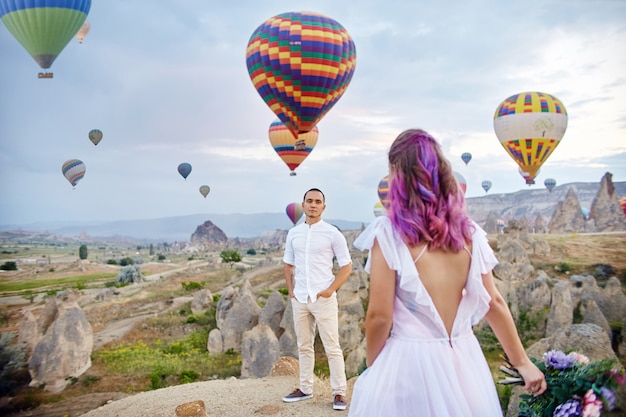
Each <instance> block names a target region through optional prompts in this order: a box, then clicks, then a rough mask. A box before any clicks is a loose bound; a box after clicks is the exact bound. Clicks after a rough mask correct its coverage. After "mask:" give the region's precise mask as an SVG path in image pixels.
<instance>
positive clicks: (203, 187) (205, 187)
mask: <svg viewBox="0 0 626 417" xmlns="http://www.w3.org/2000/svg"><path fill="white" fill-rule="evenodd" d="M210 191H211V187H209V186H208V185H201V186H200V194H202V197H204V198H206V196H207V195H208V194H209V192H210Z"/></svg>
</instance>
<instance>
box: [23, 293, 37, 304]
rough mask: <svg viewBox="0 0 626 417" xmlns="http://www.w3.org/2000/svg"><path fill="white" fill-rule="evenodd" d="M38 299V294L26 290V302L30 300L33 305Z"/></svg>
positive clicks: (24, 295)
mask: <svg viewBox="0 0 626 417" xmlns="http://www.w3.org/2000/svg"><path fill="white" fill-rule="evenodd" d="M36 297H37V293H35V292H33V290H26V291H24V293H23V294H22V298H24V299H25V300H28V302H30V303H31V304H32V303H33V302H34V301H35V298H36Z"/></svg>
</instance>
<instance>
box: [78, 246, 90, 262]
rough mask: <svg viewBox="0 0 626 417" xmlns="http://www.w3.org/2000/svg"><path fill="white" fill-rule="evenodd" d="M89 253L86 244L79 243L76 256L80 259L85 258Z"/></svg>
mask: <svg viewBox="0 0 626 417" xmlns="http://www.w3.org/2000/svg"><path fill="white" fill-rule="evenodd" d="M88 255H89V252H88V251H87V245H80V247H79V248H78V257H79V258H80V259H83V260H84V259H87V256H88Z"/></svg>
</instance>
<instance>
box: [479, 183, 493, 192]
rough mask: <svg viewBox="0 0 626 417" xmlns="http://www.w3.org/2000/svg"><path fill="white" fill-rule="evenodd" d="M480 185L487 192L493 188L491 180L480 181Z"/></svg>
mask: <svg viewBox="0 0 626 417" xmlns="http://www.w3.org/2000/svg"><path fill="white" fill-rule="evenodd" d="M480 186H481V187H483V190H485V192H487V191H489V189H490V188H491V181H489V180H484V181H483V182H481V183H480Z"/></svg>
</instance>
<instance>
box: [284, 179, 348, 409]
mask: <svg viewBox="0 0 626 417" xmlns="http://www.w3.org/2000/svg"><path fill="white" fill-rule="evenodd" d="M302 208H303V211H304V214H305V216H306V220H305V222H304V223H302V224H299V225H297V226H295V227H293V228H292V229H291V230H289V233H288V234H287V241H286V243H285V253H284V256H283V262H284V272H285V281H286V282H287V289H288V290H289V298H290V300H291V307H292V309H293V322H294V328H295V331H296V338H297V342H298V360H299V362H300V387H299V388H296V389H295V390H294V391H293V392H292V393H291V394H289V395H287V396H285V397H283V401H285V402H295V401H301V400H306V399H309V398H312V397H313V368H314V366H315V349H314V341H315V326H316V324H317V329H318V331H319V334H320V338H321V339H322V343H323V344H324V350H325V351H326V356H327V357H328V365H329V368H330V386H331V389H332V391H333V408H334V409H335V410H345V409H346V398H345V395H346V371H345V364H344V360H343V352H342V350H341V346H340V345H339V317H338V305H337V293H336V291H337V290H338V289H339V287H341V285H343V283H344V282H346V280H347V279H348V276H349V275H350V273H351V271H352V260H351V259H350V252H349V250H348V244H347V242H346V238H345V237H344V236H343V235H342V234H341V232H340V231H339V230H338V229H337V228H336V227H335V226H333V225H331V224H328V223H326V222H325V221H323V220H322V213H323V212H324V209H325V208H326V204H325V198H324V194H323V193H322V192H321V191H320V190H319V189H317V188H312V189H310V190H309V191H307V192H306V193H305V194H304V200H303V202H302ZM334 257H336V258H337V263H338V264H339V266H340V267H341V269H340V270H339V272H338V273H337V276H333V258H334Z"/></svg>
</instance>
